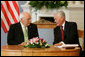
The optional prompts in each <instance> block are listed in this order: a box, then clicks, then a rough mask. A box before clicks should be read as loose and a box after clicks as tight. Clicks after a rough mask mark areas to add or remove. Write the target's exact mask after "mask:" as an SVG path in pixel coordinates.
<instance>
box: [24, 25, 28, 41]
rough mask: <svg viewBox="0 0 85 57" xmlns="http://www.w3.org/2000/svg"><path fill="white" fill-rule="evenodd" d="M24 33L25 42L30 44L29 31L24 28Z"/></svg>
mask: <svg viewBox="0 0 85 57" xmlns="http://www.w3.org/2000/svg"><path fill="white" fill-rule="evenodd" d="M23 30H24V31H23V32H24V42H28V31H27V29H26V27H24V28H23Z"/></svg>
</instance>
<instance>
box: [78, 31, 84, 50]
mask: <svg viewBox="0 0 85 57" xmlns="http://www.w3.org/2000/svg"><path fill="white" fill-rule="evenodd" d="M78 35H79V38H82V39H83V44H82V51H84V31H83V30H78Z"/></svg>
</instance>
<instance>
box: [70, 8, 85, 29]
mask: <svg viewBox="0 0 85 57" xmlns="http://www.w3.org/2000/svg"><path fill="white" fill-rule="evenodd" d="M69 10H70V12H69V18H70V19H69V21H73V22H76V23H77V26H78V29H80V30H84V8H83V7H79V8H69Z"/></svg>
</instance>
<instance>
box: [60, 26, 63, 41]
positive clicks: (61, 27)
mask: <svg viewBox="0 0 85 57" xmlns="http://www.w3.org/2000/svg"><path fill="white" fill-rule="evenodd" d="M60 29H61V33H62V41H64V30H63V26H60Z"/></svg>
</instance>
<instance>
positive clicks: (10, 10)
mask: <svg viewBox="0 0 85 57" xmlns="http://www.w3.org/2000/svg"><path fill="white" fill-rule="evenodd" d="M18 16H19V6H18V1H1V27H2V29H3V30H4V32H5V33H7V32H8V31H9V27H10V24H14V23H17V22H19V20H18Z"/></svg>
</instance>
